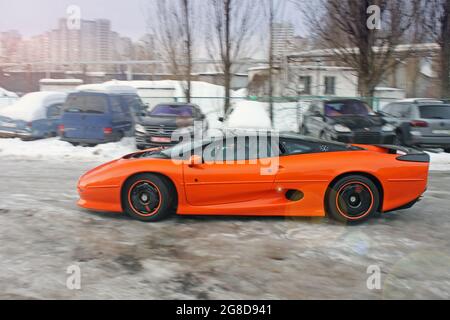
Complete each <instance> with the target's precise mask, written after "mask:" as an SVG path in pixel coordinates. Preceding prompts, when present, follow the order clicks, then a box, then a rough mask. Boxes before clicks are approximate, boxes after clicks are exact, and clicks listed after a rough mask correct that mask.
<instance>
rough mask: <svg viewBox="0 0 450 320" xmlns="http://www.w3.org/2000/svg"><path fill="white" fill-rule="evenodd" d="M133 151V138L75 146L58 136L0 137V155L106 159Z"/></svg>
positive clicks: (134, 148) (38, 157)
mask: <svg viewBox="0 0 450 320" xmlns="http://www.w3.org/2000/svg"><path fill="white" fill-rule="evenodd" d="M135 151H136V145H135V140H134V138H124V139H122V140H121V141H119V142H114V143H107V144H101V145H97V146H95V147H81V146H77V147H75V146H73V145H71V144H70V143H68V142H65V141H61V140H59V139H58V138H51V139H44V140H36V141H28V142H25V141H22V140H20V139H0V157H20V158H35V159H60V160H69V159H81V160H101V161H104V160H105V161H108V160H113V159H117V158H120V157H122V156H124V155H126V154H129V153H132V152H135Z"/></svg>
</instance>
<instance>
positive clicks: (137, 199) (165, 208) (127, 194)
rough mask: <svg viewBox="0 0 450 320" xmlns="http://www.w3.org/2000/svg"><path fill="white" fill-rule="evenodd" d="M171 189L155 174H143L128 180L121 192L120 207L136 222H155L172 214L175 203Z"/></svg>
mask: <svg viewBox="0 0 450 320" xmlns="http://www.w3.org/2000/svg"><path fill="white" fill-rule="evenodd" d="M174 193H175V191H174V190H173V187H171V185H170V184H169V183H168V181H166V179H164V178H163V177H160V176H158V175H155V174H151V173H144V174H139V175H136V176H134V177H132V178H130V179H129V180H128V181H127V182H126V183H125V185H124V187H123V190H122V207H123V209H124V211H125V213H126V214H128V215H129V216H130V217H132V218H135V219H137V220H141V221H145V222H155V221H159V220H162V219H164V218H166V217H168V216H169V215H170V214H171V213H173V211H174V208H175V203H176V197H175V195H174Z"/></svg>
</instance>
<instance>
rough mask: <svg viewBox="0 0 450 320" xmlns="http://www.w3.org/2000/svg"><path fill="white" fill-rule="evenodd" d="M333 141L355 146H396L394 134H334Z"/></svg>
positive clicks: (332, 134) (332, 135)
mask: <svg viewBox="0 0 450 320" xmlns="http://www.w3.org/2000/svg"><path fill="white" fill-rule="evenodd" d="M331 137H332V138H333V140H335V141H338V142H342V143H355V144H394V142H395V133H394V132H348V133H347V132H346V133H341V132H332V133H331Z"/></svg>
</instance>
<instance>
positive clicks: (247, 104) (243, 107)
mask: <svg viewBox="0 0 450 320" xmlns="http://www.w3.org/2000/svg"><path fill="white" fill-rule="evenodd" d="M303 108H304V106H303V105H299V104H298V103H297V102H283V103H278V102H276V103H274V104H273V113H274V128H275V129H278V130H280V131H293V132H297V131H298V129H299V125H300V123H301V114H302V110H303ZM225 126H226V127H229V128H252V129H254V128H257V129H268V128H271V121H270V113H269V103H268V102H256V101H248V100H238V101H234V103H233V111H232V112H231V114H230V115H229V117H228V119H226V123H225Z"/></svg>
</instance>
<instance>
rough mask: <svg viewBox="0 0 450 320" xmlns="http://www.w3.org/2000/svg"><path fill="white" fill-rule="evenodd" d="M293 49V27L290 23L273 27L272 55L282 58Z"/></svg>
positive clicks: (276, 24) (277, 24)
mask: <svg viewBox="0 0 450 320" xmlns="http://www.w3.org/2000/svg"><path fill="white" fill-rule="evenodd" d="M293 48H294V26H293V25H292V24H290V23H275V24H274V25H273V54H274V56H275V57H282V56H284V55H286V54H287V53H289V52H291V51H292V50H293Z"/></svg>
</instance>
